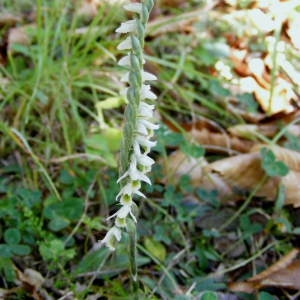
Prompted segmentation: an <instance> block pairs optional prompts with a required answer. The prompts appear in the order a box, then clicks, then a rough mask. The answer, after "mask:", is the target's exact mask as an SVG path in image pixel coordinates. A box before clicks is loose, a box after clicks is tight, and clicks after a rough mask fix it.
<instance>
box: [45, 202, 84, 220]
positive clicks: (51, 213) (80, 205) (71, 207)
mask: <svg viewBox="0 0 300 300" xmlns="http://www.w3.org/2000/svg"><path fill="white" fill-rule="evenodd" d="M83 212H84V199H82V198H74V197H72V198H68V199H66V200H63V201H62V202H54V203H53V202H52V203H51V201H49V202H48V203H47V204H46V206H45V208H44V215H45V217H46V218H48V219H55V218H58V217H61V218H64V219H68V220H70V221H77V220H79V219H80V217H81V216H82V214H83Z"/></svg>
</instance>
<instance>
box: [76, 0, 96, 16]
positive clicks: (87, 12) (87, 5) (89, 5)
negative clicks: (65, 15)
mask: <svg viewBox="0 0 300 300" xmlns="http://www.w3.org/2000/svg"><path fill="white" fill-rule="evenodd" d="M99 5H100V1H99V0H84V1H82V3H81V6H80V7H79V8H78V9H77V11H76V15H78V16H84V17H87V18H94V17H96V16H97V14H98V9H99Z"/></svg>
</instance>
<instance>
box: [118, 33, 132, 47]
mask: <svg viewBox="0 0 300 300" xmlns="http://www.w3.org/2000/svg"><path fill="white" fill-rule="evenodd" d="M131 48H132V43H131V37H130V36H128V37H127V38H126V39H125V40H124V41H122V42H121V43H120V44H119V45H118V46H117V49H118V50H129V49H131Z"/></svg>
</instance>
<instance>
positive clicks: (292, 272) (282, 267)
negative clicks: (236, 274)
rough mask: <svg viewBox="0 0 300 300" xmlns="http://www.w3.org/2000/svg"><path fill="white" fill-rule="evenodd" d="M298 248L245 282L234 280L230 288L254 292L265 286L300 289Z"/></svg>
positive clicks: (237, 290)
mask: <svg viewBox="0 0 300 300" xmlns="http://www.w3.org/2000/svg"><path fill="white" fill-rule="evenodd" d="M298 254H299V250H298V249H293V250H292V251H290V252H289V253H288V254H286V255H285V256H284V257H282V258H281V259H280V260H279V261H277V262H276V263H275V264H273V265H272V266H271V267H269V268H268V269H266V270H265V271H263V272H261V273H259V274H258V275H256V276H253V277H251V278H250V279H248V280H247V281H245V282H233V283H231V284H229V288H230V289H231V290H232V291H234V292H245V293H253V292H255V291H257V290H259V289H260V288H263V287H270V286H273V287H281V288H291V289H297V290H299V289H300V281H299V278H300V260H299V259H296V260H295V258H296V257H297V255H298Z"/></svg>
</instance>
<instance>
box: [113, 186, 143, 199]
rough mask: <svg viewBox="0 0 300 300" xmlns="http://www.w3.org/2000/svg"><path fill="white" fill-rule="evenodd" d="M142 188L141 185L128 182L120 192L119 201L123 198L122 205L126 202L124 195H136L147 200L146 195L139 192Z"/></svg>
mask: <svg viewBox="0 0 300 300" xmlns="http://www.w3.org/2000/svg"><path fill="white" fill-rule="evenodd" d="M140 188H141V184H136V183H135V182H128V183H127V184H126V185H124V186H123V188H122V189H121V190H120V193H119V194H118V195H117V197H116V199H117V200H118V199H119V198H120V197H121V198H122V199H121V200H120V202H121V203H122V202H124V195H128V196H131V197H132V196H133V195H134V194H136V195H138V196H141V197H143V198H145V195H144V194H143V193H141V192H140V191H139V189H140ZM122 204H123V203H122Z"/></svg>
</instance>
